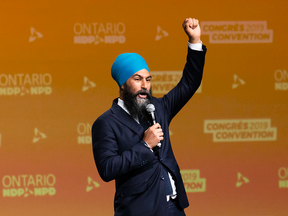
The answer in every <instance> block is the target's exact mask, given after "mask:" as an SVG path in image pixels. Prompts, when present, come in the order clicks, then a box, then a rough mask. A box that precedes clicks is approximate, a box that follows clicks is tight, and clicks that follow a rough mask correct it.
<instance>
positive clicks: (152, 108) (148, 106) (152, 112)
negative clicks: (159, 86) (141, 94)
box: [146, 104, 161, 148]
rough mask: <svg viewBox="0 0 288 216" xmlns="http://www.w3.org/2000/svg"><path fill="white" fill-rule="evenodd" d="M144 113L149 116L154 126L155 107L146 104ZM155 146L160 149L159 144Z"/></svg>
mask: <svg viewBox="0 0 288 216" xmlns="http://www.w3.org/2000/svg"><path fill="white" fill-rule="evenodd" d="M146 111H147V112H148V113H149V114H150V115H151V117H152V121H153V124H156V120H155V115H154V111H155V106H154V105H153V104H148V105H147V106H146ZM157 146H158V147H159V148H160V147H161V143H160V142H159V143H158V144H157Z"/></svg>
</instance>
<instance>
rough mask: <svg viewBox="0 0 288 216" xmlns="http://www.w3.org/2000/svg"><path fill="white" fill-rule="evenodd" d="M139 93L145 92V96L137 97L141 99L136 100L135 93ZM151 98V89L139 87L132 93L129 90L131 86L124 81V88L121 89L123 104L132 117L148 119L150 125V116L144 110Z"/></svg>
mask: <svg viewBox="0 0 288 216" xmlns="http://www.w3.org/2000/svg"><path fill="white" fill-rule="evenodd" d="M140 93H142V94H146V95H147V97H146V98H145V99H139V100H142V101H141V102H138V100H137V95H138V94H140ZM151 100H152V90H151V89H150V91H148V90H145V89H141V90H139V91H138V92H136V93H135V94H133V93H132V92H131V88H130V87H129V86H128V85H127V84H126V83H124V89H123V101H124V105H125V107H126V108H127V110H128V111H129V113H130V115H131V116H132V117H133V118H134V119H135V118H136V119H137V118H138V119H139V121H141V120H144V121H148V122H149V123H150V125H152V117H151V115H150V114H149V113H148V112H147V110H146V106H147V105H148V104H150V103H151Z"/></svg>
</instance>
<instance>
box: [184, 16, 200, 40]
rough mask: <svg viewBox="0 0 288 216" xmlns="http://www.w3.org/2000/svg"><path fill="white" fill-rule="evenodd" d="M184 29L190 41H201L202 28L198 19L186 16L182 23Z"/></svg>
mask: <svg viewBox="0 0 288 216" xmlns="http://www.w3.org/2000/svg"><path fill="white" fill-rule="evenodd" d="M182 26H183V29H184V31H185V32H186V34H187V35H188V37H189V42H190V43H200V42H201V39H200V37H201V29H200V25H199V21H198V19H194V18H186V19H185V20H184V22H183V24H182Z"/></svg>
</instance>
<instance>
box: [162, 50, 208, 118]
mask: <svg viewBox="0 0 288 216" xmlns="http://www.w3.org/2000/svg"><path fill="white" fill-rule="evenodd" d="M202 49H203V51H196V50H192V49H190V48H188V54H187V62H186V64H185V67H184V70H183V74H182V78H181V80H180V81H179V83H178V84H177V86H175V87H174V88H173V89H172V90H171V91H170V92H168V93H167V94H166V95H164V97H163V98H162V103H163V105H164V107H165V110H166V114H167V116H168V121H169V122H170V121H171V120H172V118H173V117H174V116H175V115H176V114H177V113H178V112H179V111H180V110H181V108H182V107H183V106H184V105H185V104H186V103H187V102H188V101H189V99H190V98H191V97H192V96H193V94H194V93H195V92H196V91H197V89H198V87H199V86H200V84H201V80H202V76H203V68H204V63H205V54H206V51H207V49H206V47H205V46H204V45H202Z"/></svg>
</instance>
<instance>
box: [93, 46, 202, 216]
mask: <svg viewBox="0 0 288 216" xmlns="http://www.w3.org/2000/svg"><path fill="white" fill-rule="evenodd" d="M205 54H206V47H205V46H204V45H203V51H195V50H191V49H189V48H188V55H187V62H186V65H185V68H184V70H183V75H182V78H181V80H180V82H179V83H178V85H177V86H176V87H174V88H173V89H172V90H171V91H170V92H169V93H167V94H166V95H164V96H163V97H162V98H155V97H153V98H152V103H153V104H154V106H155V116H156V121H157V122H158V123H159V124H160V125H161V127H162V130H163V133H164V140H163V141H161V143H162V146H161V148H157V153H158V154H153V153H152V152H151V151H150V149H149V148H147V147H146V146H145V145H144V143H143V135H144V129H143V127H142V126H141V125H139V124H138V123H137V122H136V121H135V120H134V119H133V118H132V117H131V116H130V115H129V114H127V113H126V112H125V111H124V110H123V109H122V108H121V107H120V106H118V105H117V99H115V100H114V101H113V105H112V107H111V109H109V110H108V111H106V112H105V113H104V114H102V115H101V116H100V117H99V118H98V119H97V120H96V121H95V122H94V124H93V126H92V143H93V153H94V159H95V163H96V166H97V169H98V172H99V174H100V177H101V178H102V179H103V180H104V181H106V182H108V181H111V180H113V179H115V184H116V193H115V199H114V211H115V216H120V215H121V216H166V215H167V212H166V211H167V201H166V194H165V185H164V180H163V176H162V173H163V172H162V169H163V165H164V166H166V167H167V168H168V170H169V172H170V173H171V174H172V176H173V178H174V180H175V184H176V190H177V197H178V202H179V205H180V207H181V208H183V209H184V208H186V207H188V205H189V203H188V199H187V196H186V192H185V188H184V185H183V182H182V178H181V174H180V169H179V166H178V164H177V161H176V159H175V157H174V154H173V151H172V148H171V143H170V138H169V124H170V122H171V120H172V118H173V117H174V116H175V115H176V114H177V113H178V112H179V111H180V109H181V108H182V107H183V106H184V105H185V104H186V103H187V102H188V101H189V99H190V98H191V97H192V95H193V94H194V93H195V92H196V90H197V88H198V87H199V85H200V83H201V79H202V74H203V67H204V60H205Z"/></svg>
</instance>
